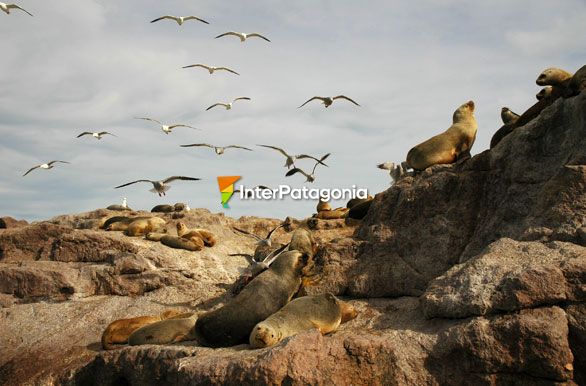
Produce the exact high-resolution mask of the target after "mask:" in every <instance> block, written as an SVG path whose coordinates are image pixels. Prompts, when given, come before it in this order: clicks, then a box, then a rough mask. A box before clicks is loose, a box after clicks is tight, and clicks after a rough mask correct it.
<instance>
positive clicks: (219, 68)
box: [216, 67, 240, 75]
mask: <svg viewBox="0 0 586 386" xmlns="http://www.w3.org/2000/svg"><path fill="white" fill-rule="evenodd" d="M217 70H224V71H228V72H231V73H232V74H236V75H240V74H239V73H237V72H236V71H234V70H231V69H229V68H228V67H218V68H216V71H217Z"/></svg>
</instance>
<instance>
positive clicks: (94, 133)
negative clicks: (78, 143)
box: [76, 131, 116, 139]
mask: <svg viewBox="0 0 586 386" xmlns="http://www.w3.org/2000/svg"><path fill="white" fill-rule="evenodd" d="M106 134H109V135H112V136H114V137H116V135H114V134H112V133H108V132H107V131H100V132H99V133H96V132H90V131H84V132H83V133H81V134H80V135H78V136H77V137H76V138H79V137H83V136H84V135H91V136H92V137H94V138H96V139H102V137H103V136H104V135H106Z"/></svg>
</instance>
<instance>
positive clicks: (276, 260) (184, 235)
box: [0, 3, 586, 349]
mask: <svg viewBox="0 0 586 386" xmlns="http://www.w3.org/2000/svg"><path fill="white" fill-rule="evenodd" d="M0 9H1V10H2V11H4V12H5V13H6V14H10V10H11V9H15V10H20V11H22V12H26V13H27V14H29V15H30V16H33V15H32V14H31V13H29V12H28V11H26V10H24V9H23V8H21V7H20V6H18V5H16V4H5V3H0ZM163 19H169V20H173V21H175V22H176V23H177V24H178V25H179V26H181V25H182V24H183V23H184V22H185V21H188V20H195V21H199V22H202V23H205V24H209V23H208V22H207V21H205V20H203V19H201V18H199V17H196V16H181V17H177V16H171V15H167V16H162V17H159V18H157V19H155V20H153V21H152V22H151V23H154V22H157V21H159V20H163ZM230 35H233V36H236V37H238V38H239V39H240V40H241V42H243V43H244V42H245V41H246V40H247V39H248V38H251V37H256V38H259V39H262V40H265V41H266V42H270V40H269V39H268V38H267V37H265V36H263V35H261V34H259V33H256V32H253V33H241V32H233V31H230V32H226V33H223V34H221V35H218V36H216V38H220V37H223V36H230ZM190 67H202V68H204V69H207V70H208V71H209V73H210V74H213V73H214V71H218V70H224V71H227V72H231V73H233V74H235V75H240V74H239V73H237V72H235V71H233V70H230V69H229V68H227V67H213V66H208V65H205V64H196V65H190V66H185V67H183V68H190ZM536 83H537V84H538V85H540V86H545V88H543V89H542V90H541V91H540V92H539V93H538V94H537V95H536V97H537V99H538V102H537V103H535V104H534V105H533V106H531V107H530V108H529V109H527V111H525V112H524V113H523V114H521V115H518V114H515V113H513V112H512V111H511V110H510V109H509V108H506V107H503V108H502V110H501V117H502V120H503V123H504V126H502V127H501V128H500V129H499V130H497V132H496V133H495V134H494V136H493V138H492V140H491V144H490V147H491V148H493V147H495V146H497V145H498V143H499V142H501V141H502V140H503V138H505V137H506V136H507V135H509V134H510V133H511V132H513V131H514V130H515V129H517V128H519V127H521V126H523V125H525V124H527V123H529V122H530V121H531V120H533V119H535V118H536V117H537V116H538V115H539V114H540V113H541V111H543V110H544V109H545V108H546V107H548V106H550V105H551V104H552V103H553V102H555V100H556V99H558V98H569V97H573V96H575V95H577V94H579V93H580V92H582V91H583V90H584V88H586V66H583V67H581V68H580V69H579V70H578V71H577V72H576V73H575V74H571V73H569V72H567V71H564V70H561V69H558V68H548V69H546V70H544V71H543V72H542V73H541V74H540V75H539V76H538V78H537V80H536ZM337 99H344V100H346V101H348V102H350V103H352V104H354V105H356V106H360V105H359V104H358V103H357V102H355V101H354V100H352V99H351V98H349V97H347V96H344V95H338V96H336V97H319V96H315V97H312V98H310V99H309V100H308V101H306V102H305V103H303V104H302V105H301V106H299V107H302V106H304V105H305V104H307V103H309V102H310V101H313V100H319V101H321V102H322V103H323V104H324V106H325V107H326V108H328V107H329V106H331V105H332V103H333V102H334V100H337ZM251 100H252V98H250V97H238V98H235V99H233V100H232V101H231V102H227V103H216V104H214V105H211V106H209V107H208V108H207V109H206V110H210V109H212V108H214V107H218V106H220V107H224V108H225V109H226V110H230V109H232V108H233V104H234V103H235V102H237V101H251ZM240 103H242V102H240ZM243 107H244V106H243ZM474 110H475V104H474V102H473V101H468V102H465V103H464V104H462V105H461V106H459V107H458V108H457V109H456V111H455V112H454V114H453V121H452V125H451V126H450V127H449V128H448V129H447V130H445V131H444V132H443V133H440V134H438V135H436V136H433V137H432V138H430V139H428V140H426V141H424V142H422V143H420V144H418V145H416V146H414V147H413V148H412V149H411V150H409V152H408V153H407V157H406V161H405V162H402V163H400V164H395V163H393V162H386V163H383V164H380V165H378V166H379V168H381V169H385V170H389V173H390V175H391V177H392V178H393V180H395V181H396V180H398V179H400V178H402V177H403V176H404V175H405V174H407V173H412V174H416V173H417V172H419V171H422V170H424V169H427V168H429V167H432V166H434V165H438V164H452V163H455V162H463V161H465V160H466V159H467V158H468V157H470V150H471V148H472V146H473V144H474V141H475V139H476V133H477V129H478V125H477V122H476V119H475V117H474ZM137 119H142V120H148V121H152V122H155V123H157V124H159V125H160V127H161V130H162V131H163V132H164V133H165V134H170V133H172V129H174V128H191V129H197V128H195V127H192V126H189V125H185V124H172V125H165V124H163V123H161V122H160V121H158V120H155V119H152V118H137ZM86 135H89V136H92V137H94V138H96V139H101V138H102V136H104V135H111V136H113V137H115V136H116V135H115V134H112V133H110V132H107V131H100V132H82V133H81V134H79V135H77V138H81V137H84V136H86ZM258 146H262V147H267V148H271V149H274V150H277V151H279V152H281V153H282V154H283V155H284V156H285V157H286V164H285V167H287V169H290V168H292V169H290V170H288V172H287V173H286V175H285V176H286V177H288V176H292V175H294V174H296V173H299V174H303V175H304V176H305V177H306V182H313V181H314V180H315V170H316V167H317V166H318V165H322V166H324V167H327V166H328V165H326V164H325V163H324V162H323V161H324V160H326V159H327V158H328V157H329V155H330V154H329V153H328V154H325V155H323V156H321V157H319V158H318V157H314V156H309V155H305V154H301V155H296V156H291V155H289V154H287V153H286V152H285V151H284V150H283V149H281V148H278V147H275V146H270V145H258ZM182 147H210V148H212V149H213V150H214V151H215V152H216V154H218V155H221V154H223V153H224V151H225V150H226V149H229V148H235V149H241V150H247V151H252V149H250V148H247V147H243V146H238V145H229V146H223V147H219V146H212V145H209V144H191V145H182ZM299 159H311V160H313V161H315V163H314V165H313V169H312V173H311V174H308V173H306V172H305V171H303V170H302V169H300V168H298V167H297V166H296V165H295V163H294V162H295V161H296V160H299ZM60 163H62V164H69V162H67V161H60V160H54V161H51V162H47V163H44V164H39V165H36V166H34V167H32V168H30V169H28V170H27V171H26V172H25V173H24V175H23V176H26V175H28V174H29V173H31V172H32V171H34V170H36V169H45V170H49V169H52V168H53V167H54V166H56V164H60ZM176 180H183V181H197V180H199V178H194V177H185V176H172V177H169V178H167V179H165V180H162V181H157V180H149V179H141V180H136V181H132V182H129V183H125V184H122V185H119V186H117V187H116V188H122V187H125V186H128V185H132V184H135V183H137V182H149V183H151V184H153V189H151V191H152V192H154V193H156V194H159V196H163V195H165V193H166V191H167V190H169V188H170V186H169V185H168V184H169V183H170V182H172V181H176ZM373 201H374V199H373V197H368V198H367V199H353V200H351V201H350V202H348V204H347V206H346V207H344V208H335V209H332V207H331V206H330V205H329V203H327V202H325V201H322V200H320V201H319V203H318V205H317V213H316V214H315V215H314V217H315V218H314V219H313V221H315V219H322V220H332V219H342V218H352V219H362V218H363V217H364V216H366V214H367V213H368V211H369V208H370V206H371V204H372V203H373ZM110 208H111V209H112V210H120V211H130V209H129V208H127V205H126V200H124V203H123V205H114V206H111V207H110ZM185 209H186V208H185V206H184V205H179V204H176V205H174V206H170V205H158V206H157V207H155V208H153V210H152V212H154V213H157V212H160V213H171V212H181V211H183V210H185ZM129 214H130V213H129ZM311 221H312V220H311V219H308V220H307V221H306V222H304V223H302V224H301V226H300V227H298V228H297V229H296V230H295V231H294V232H293V234H292V237H291V242H290V243H289V244H286V245H276V246H275V245H272V243H271V235H272V233H273V232H274V231H275V230H276V229H278V228H280V227H283V228H285V229H288V228H289V227H290V225H291V224H290V222H291V221H289V222H287V220H286V221H285V222H283V224H281V225H279V227H277V228H275V229H273V230H272V231H271V232H270V233H269V234H268V235H267V237H266V238H262V237H259V236H256V235H254V234H251V233H249V232H245V231H242V230H238V231H239V232H244V233H248V234H250V235H251V236H254V237H255V238H257V239H258V243H257V248H256V250H255V253H254V256H250V261H251V266H250V269H249V270H248V273H247V274H246V275H243V277H246V281H245V282H244V283H241V286H240V287H239V288H238V291H237V292H235V293H236V295H235V296H234V298H232V299H231V300H230V301H228V302H227V303H226V304H224V305H223V306H221V307H220V308H218V309H215V310H213V311H211V312H208V313H205V314H203V315H195V314H193V313H183V312H181V311H177V310H168V311H165V312H163V313H162V314H160V315H155V316H142V317H136V318H130V319H120V320H117V321H114V322H112V323H111V324H110V325H108V327H107V328H106V329H105V331H104V333H103V335H102V346H103V348H104V349H113V348H116V347H119V346H120V345H124V344H126V343H129V344H131V345H136V344H147V343H155V344H166V343H173V342H177V341H182V340H192V339H197V340H198V341H199V342H200V343H202V344H205V345H209V346H212V347H224V346H231V345H235V344H240V343H246V342H248V343H250V345H251V346H252V347H253V348H262V347H268V346H272V345H274V344H277V343H278V342H279V341H281V340H282V339H284V338H286V337H288V336H291V335H294V334H296V333H298V332H301V331H304V330H307V329H311V328H318V329H319V330H320V332H322V333H323V334H326V333H330V332H334V331H336V329H337V328H338V326H339V325H340V324H341V323H343V322H346V321H348V320H351V319H353V318H354V317H356V311H355V310H354V309H353V308H352V306H351V305H350V304H349V303H345V302H343V301H341V300H339V299H337V298H336V297H335V296H333V295H332V294H321V295H317V296H307V297H301V298H297V299H295V300H293V301H291V299H292V298H293V297H294V296H295V294H296V293H297V292H298V290H299V288H300V287H301V286H302V285H303V283H304V279H305V278H307V277H309V276H310V275H311V273H309V271H311V266H312V264H311V262H312V259H313V257H314V256H315V254H316V251H317V244H316V242H315V240H314V238H313V236H312V234H311V231H310V230H309V229H308V225H309V224H311ZM166 225H167V223H166V221H165V220H164V219H163V218H160V217H157V216H135V217H132V216H131V215H129V216H114V217H109V218H104V219H103V223H102V225H101V228H102V229H105V230H106V231H123V232H125V234H126V235H128V236H131V237H136V236H145V239H146V240H150V241H154V242H161V243H162V244H164V245H166V246H168V247H171V248H180V249H185V250H188V251H200V250H202V249H203V248H205V247H208V248H209V247H213V246H214V245H215V244H216V243H217V242H218V240H217V238H216V236H215V235H213V234H212V233H211V232H209V231H208V230H206V229H200V228H195V229H189V228H187V226H186V225H185V224H183V223H181V222H179V223H177V224H176V228H177V235H176V236H175V235H171V234H167V233H166V228H165V226H166Z"/></svg>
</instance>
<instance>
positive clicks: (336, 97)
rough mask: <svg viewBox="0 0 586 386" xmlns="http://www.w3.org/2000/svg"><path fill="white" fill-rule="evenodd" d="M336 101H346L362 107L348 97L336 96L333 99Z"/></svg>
mask: <svg viewBox="0 0 586 386" xmlns="http://www.w3.org/2000/svg"><path fill="white" fill-rule="evenodd" d="M336 99H346V100H347V101H350V102H352V103H354V104H355V105H356V106H360V105H359V104H358V103H356V102H355V101H353V100H352V99H350V98H348V97H347V96H346V95H338V96H335V97H333V98H332V100H336Z"/></svg>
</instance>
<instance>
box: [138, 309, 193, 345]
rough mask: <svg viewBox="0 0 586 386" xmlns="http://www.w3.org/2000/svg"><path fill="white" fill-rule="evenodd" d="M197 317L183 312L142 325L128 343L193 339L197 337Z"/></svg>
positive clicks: (158, 342) (154, 342) (173, 341)
mask: <svg viewBox="0 0 586 386" xmlns="http://www.w3.org/2000/svg"><path fill="white" fill-rule="evenodd" d="M196 320H197V317H196V316H195V315H194V314H192V313H190V314H183V316H182V317H175V318H172V319H168V320H162V321H158V322H156V323H152V324H149V325H146V326H144V327H141V328H139V329H137V330H136V331H134V332H133V333H132V334H131V335H130V337H129V338H128V344H129V345H131V346H137V345H141V344H168V343H175V342H181V341H184V340H193V339H195V337H196V334H195V328H194V327H195V323H196Z"/></svg>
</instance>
